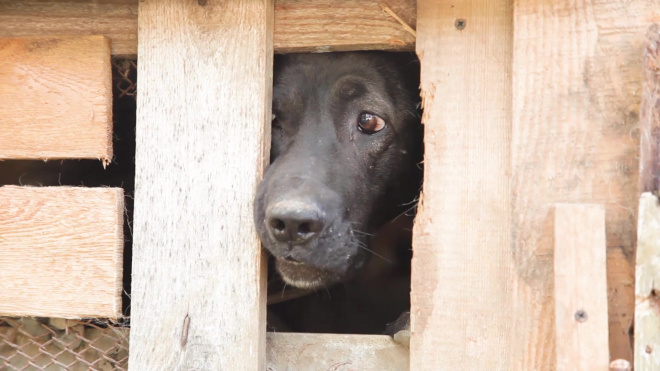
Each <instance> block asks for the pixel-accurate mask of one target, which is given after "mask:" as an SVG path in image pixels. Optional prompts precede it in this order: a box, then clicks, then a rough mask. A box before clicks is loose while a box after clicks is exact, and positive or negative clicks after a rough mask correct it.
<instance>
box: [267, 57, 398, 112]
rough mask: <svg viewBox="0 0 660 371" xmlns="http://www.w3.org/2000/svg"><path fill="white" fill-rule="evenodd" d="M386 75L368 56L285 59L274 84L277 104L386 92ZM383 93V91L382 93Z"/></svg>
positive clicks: (295, 103)
mask: <svg viewBox="0 0 660 371" xmlns="http://www.w3.org/2000/svg"><path fill="white" fill-rule="evenodd" d="M385 85H386V82H385V77H384V76H382V73H381V71H380V70H379V69H376V68H374V66H373V63H372V61H369V60H368V59H365V58H353V59H348V58H310V59H306V58H297V59H292V60H291V61H290V63H286V62H284V66H282V67H281V69H280V70H279V72H278V74H277V75H276V78H275V82H274V87H273V101H274V103H275V106H276V107H277V106H278V105H282V104H286V105H302V104H304V101H307V100H308V99H309V98H311V97H321V96H323V97H340V98H354V97H357V96H361V95H364V94H365V93H367V92H374V93H382V94H384V93H385V91H386V87H385ZM379 95H380V94H379Z"/></svg>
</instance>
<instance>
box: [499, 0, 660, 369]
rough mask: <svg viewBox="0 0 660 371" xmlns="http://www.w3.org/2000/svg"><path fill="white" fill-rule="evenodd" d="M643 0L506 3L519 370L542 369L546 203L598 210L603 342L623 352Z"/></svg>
mask: <svg viewBox="0 0 660 371" xmlns="http://www.w3.org/2000/svg"><path fill="white" fill-rule="evenodd" d="M653 19H660V7H658V6H657V4H655V3H653V2H647V1H631V2H627V3H625V4H624V3H621V2H617V1H613V0H607V1H597V2H589V1H578V2H572V1H565V0H562V1H538V0H518V1H515V2H514V24H515V32H514V36H513V37H514V57H513V61H514V62H513V63H514V67H513V131H512V132H513V137H512V154H511V156H512V157H511V159H512V163H513V170H512V185H513V189H512V192H513V195H514V196H513V198H512V201H513V206H514V210H513V215H514V220H513V222H514V227H513V231H512V236H513V237H514V244H515V245H514V248H513V250H512V251H511V254H512V255H513V256H514V257H515V265H516V266H517V267H518V272H519V276H518V279H517V283H516V285H515V287H516V294H515V295H516V297H517V298H520V300H521V301H522V302H521V303H520V305H517V306H516V307H515V309H516V310H515V314H514V318H516V322H515V328H516V333H517V339H518V342H517V346H516V347H514V348H513V349H514V351H515V354H514V359H516V360H518V363H517V365H516V366H517V367H515V368H514V369H521V370H545V369H553V367H554V366H553V365H554V362H555V359H554V358H555V357H554V353H553V352H552V351H544V349H554V346H555V344H556V343H555V339H554V337H555V333H554V323H553V319H552V316H551V313H552V312H553V310H554V303H553V301H552V300H551V299H550V298H551V297H552V295H553V291H552V288H553V286H552V283H553V280H554V277H553V274H552V264H553V258H552V251H553V243H552V234H553V230H552V227H551V224H552V223H551V222H552V218H551V215H552V214H551V210H552V207H553V205H554V204H555V203H559V202H571V203H596V204H603V205H604V206H605V209H606V217H607V220H606V228H605V230H606V233H607V266H608V278H607V279H608V294H609V296H608V301H609V344H610V355H611V357H612V358H623V359H627V360H632V344H631V342H630V329H631V326H632V319H633V317H634V313H633V310H634V289H633V286H634V261H633V259H634V253H635V241H636V227H635V226H636V210H637V200H638V197H637V195H638V193H637V187H638V182H637V174H638V171H637V168H638V159H639V134H638V133H639V121H638V109H639V102H640V100H641V88H642V80H641V78H642V76H643V75H642V58H641V55H642V47H643V45H644V42H643V41H644V33H645V31H646V29H647V28H648V24H649V22H650V21H651V20H653Z"/></svg>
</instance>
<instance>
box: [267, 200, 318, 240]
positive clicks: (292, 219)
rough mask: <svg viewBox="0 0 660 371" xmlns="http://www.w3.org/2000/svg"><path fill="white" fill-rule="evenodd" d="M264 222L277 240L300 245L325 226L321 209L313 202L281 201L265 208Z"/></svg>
mask: <svg viewBox="0 0 660 371" xmlns="http://www.w3.org/2000/svg"><path fill="white" fill-rule="evenodd" d="M266 224H267V226H268V230H269V231H270V233H271V235H272V236H273V238H275V239H276V240H277V241H279V242H285V243H291V244H294V245H301V244H304V243H305V242H307V241H309V240H311V239H312V238H314V237H315V236H317V235H318V234H319V233H320V232H321V231H322V230H323V228H324V227H325V222H324V220H323V213H322V211H321V210H320V209H319V208H318V207H316V206H315V205H314V204H313V203H308V202H301V201H281V202H278V203H276V204H275V205H272V206H271V207H269V208H268V209H267V210H266Z"/></svg>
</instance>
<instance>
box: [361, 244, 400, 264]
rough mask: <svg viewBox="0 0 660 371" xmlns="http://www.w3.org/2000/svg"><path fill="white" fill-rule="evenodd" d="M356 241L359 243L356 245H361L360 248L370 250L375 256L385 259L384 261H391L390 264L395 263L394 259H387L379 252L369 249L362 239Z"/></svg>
mask: <svg viewBox="0 0 660 371" xmlns="http://www.w3.org/2000/svg"><path fill="white" fill-rule="evenodd" d="M355 242H357V243H356V244H355V245H354V246H356V247H359V248H361V249H363V250H365V251H368V252H370V253H372V254H374V255H375V256H377V257H379V258H381V259H383V260H384V261H386V262H388V263H390V264H393V263H392V261H390V260H389V259H387V258H386V257H384V256H382V255H380V254H378V253H377V252H375V251H373V250H371V249H369V248H368V247H367V246H366V245H364V244H363V243H361V242H360V241H355Z"/></svg>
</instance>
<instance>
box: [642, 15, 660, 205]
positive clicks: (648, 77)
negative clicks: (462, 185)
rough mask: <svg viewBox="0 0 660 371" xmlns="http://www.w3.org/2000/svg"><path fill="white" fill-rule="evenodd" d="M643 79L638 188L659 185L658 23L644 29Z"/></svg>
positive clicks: (650, 188)
mask: <svg viewBox="0 0 660 371" xmlns="http://www.w3.org/2000/svg"><path fill="white" fill-rule="evenodd" d="M643 67H644V80H643V84H642V105H641V107H640V109H639V126H640V138H639V141H640V143H639V147H640V148H639V191H640V193H642V192H656V193H657V191H658V189H660V151H659V150H660V148H658V146H660V25H658V24H654V25H652V26H651V27H649V30H648V31H647V32H646V42H645V45H644V62H643Z"/></svg>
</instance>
